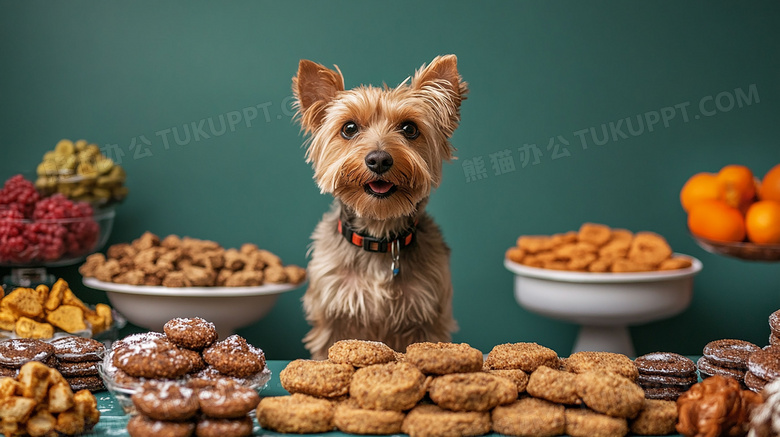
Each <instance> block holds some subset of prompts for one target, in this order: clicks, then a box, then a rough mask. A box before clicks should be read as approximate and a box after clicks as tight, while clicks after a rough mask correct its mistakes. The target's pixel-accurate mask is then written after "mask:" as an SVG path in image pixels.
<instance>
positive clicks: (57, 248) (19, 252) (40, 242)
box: [0, 208, 115, 268]
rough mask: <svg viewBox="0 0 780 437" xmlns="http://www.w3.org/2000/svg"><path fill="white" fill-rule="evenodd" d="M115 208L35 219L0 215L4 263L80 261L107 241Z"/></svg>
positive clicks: (24, 265) (56, 264)
mask: <svg viewBox="0 0 780 437" xmlns="http://www.w3.org/2000/svg"><path fill="white" fill-rule="evenodd" d="M114 216H115V211H114V209H113V208H106V209H97V210H95V212H94V213H93V214H92V216H91V217H82V218H67V219H52V220H32V219H11V218H0V267H10V268H31V267H60V266H67V265H72V264H76V263H78V262H79V261H81V260H83V259H84V258H85V257H86V256H87V255H89V254H92V253H94V252H95V251H97V250H99V249H100V248H101V247H103V245H105V244H106V241H107V240H108V237H109V235H111V229H112V228H113V225H114Z"/></svg>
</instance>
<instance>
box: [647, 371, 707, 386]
mask: <svg viewBox="0 0 780 437" xmlns="http://www.w3.org/2000/svg"><path fill="white" fill-rule="evenodd" d="M636 382H637V384H639V385H641V386H642V387H659V386H667V385H671V386H680V387H690V386H692V385H693V384H696V383H697V382H699V377H698V376H697V375H696V373H693V374H691V375H689V376H663V375H645V374H642V373H640V374H639V377H638V378H637V379H636Z"/></svg>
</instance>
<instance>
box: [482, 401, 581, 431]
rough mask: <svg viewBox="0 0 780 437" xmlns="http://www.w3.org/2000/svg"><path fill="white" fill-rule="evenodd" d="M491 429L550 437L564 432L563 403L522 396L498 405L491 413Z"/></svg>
mask: <svg viewBox="0 0 780 437" xmlns="http://www.w3.org/2000/svg"><path fill="white" fill-rule="evenodd" d="M491 416H492V419H493V431H495V432H497V433H500V434H505V435H513V436H524V437H552V436H557V435H561V434H563V432H564V429H565V426H566V422H565V420H564V407H563V405H559V404H555V403H552V402H548V401H545V400H544V399H537V398H532V397H524V398H521V399H518V400H516V401H515V402H513V403H511V404H508V405H499V406H497V407H496V408H494V409H493V411H492V413H491Z"/></svg>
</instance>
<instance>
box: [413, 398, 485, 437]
mask: <svg viewBox="0 0 780 437" xmlns="http://www.w3.org/2000/svg"><path fill="white" fill-rule="evenodd" d="M401 430H402V431H403V432H405V433H406V434H409V435H410V436H415V437H417V436H419V437H424V436H476V435H482V434H487V433H488V432H489V431H490V413H488V412H478V411H449V410H445V409H443V408H441V407H439V406H437V405H432V404H420V405H417V406H416V407H414V408H413V409H412V410H411V411H409V413H408V414H407V415H406V419H404V423H403V425H401Z"/></svg>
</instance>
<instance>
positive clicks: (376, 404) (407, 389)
mask: <svg viewBox="0 0 780 437" xmlns="http://www.w3.org/2000/svg"><path fill="white" fill-rule="evenodd" d="M349 395H350V396H351V397H353V398H354V399H355V400H356V401H357V402H358V404H359V405H360V406H361V407H362V408H369V409H375V410H395V411H403V410H408V409H410V408H412V407H413V406H414V405H415V404H417V402H419V401H420V399H422V398H423V396H425V375H423V373H422V372H420V371H419V370H418V369H417V368H416V367H415V366H413V365H411V364H409V363H399V362H390V363H385V364H376V365H373V366H368V367H363V368H361V369H358V370H357V371H355V374H354V376H353V377H352V382H351V383H350V385H349Z"/></svg>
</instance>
